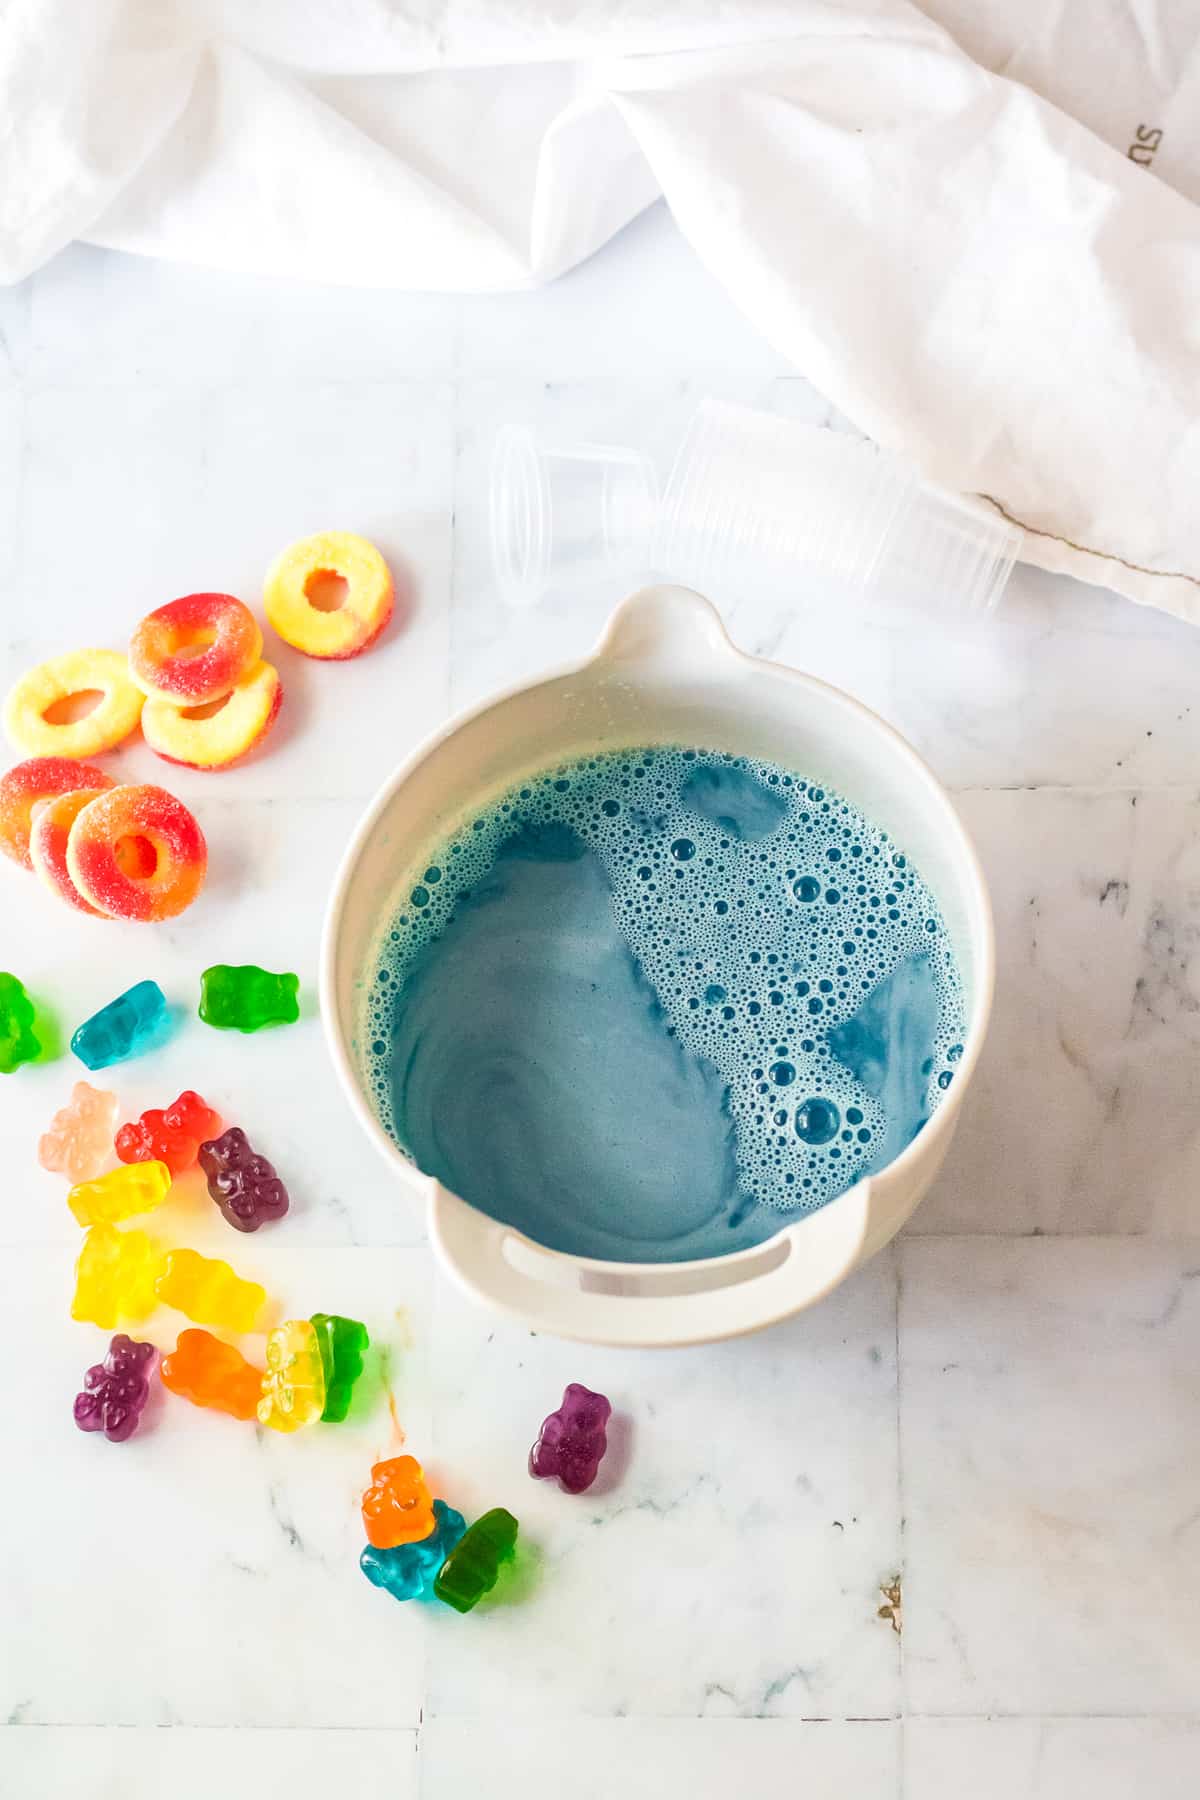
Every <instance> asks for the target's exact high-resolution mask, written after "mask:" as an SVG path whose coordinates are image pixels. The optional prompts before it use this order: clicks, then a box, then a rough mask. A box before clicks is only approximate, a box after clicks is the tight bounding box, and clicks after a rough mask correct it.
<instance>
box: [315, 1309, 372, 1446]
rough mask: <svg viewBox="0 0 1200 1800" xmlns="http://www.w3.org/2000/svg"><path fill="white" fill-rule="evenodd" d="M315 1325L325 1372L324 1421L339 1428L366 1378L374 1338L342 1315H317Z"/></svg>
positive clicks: (357, 1323) (355, 1320)
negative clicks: (365, 1358) (366, 1358)
mask: <svg viewBox="0 0 1200 1800" xmlns="http://www.w3.org/2000/svg"><path fill="white" fill-rule="evenodd" d="M311 1323H312V1325H313V1328H314V1330H315V1331H316V1334H317V1342H318V1344H320V1346H321V1362H322V1364H323V1366H324V1369H325V1410H324V1412H323V1413H322V1414H321V1418H322V1419H323V1420H324V1421H325V1422H326V1423H328V1424H331V1425H337V1424H340V1423H341V1421H342V1420H343V1419H344V1418H345V1417H346V1414H347V1413H348V1412H349V1411H350V1398H351V1395H352V1394H353V1392H354V1384H355V1382H356V1381H357V1380H358V1378H359V1376H360V1375H361V1374H362V1370H363V1352H364V1351H365V1350H366V1349H367V1348H368V1347H369V1345H370V1342H371V1339H370V1335H369V1333H368V1331H367V1328H366V1326H365V1325H363V1324H361V1323H360V1322H359V1320H358V1319H343V1318H342V1317H341V1315H340V1313H314V1314H313V1316H312V1321H311Z"/></svg>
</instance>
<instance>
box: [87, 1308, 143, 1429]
mask: <svg viewBox="0 0 1200 1800" xmlns="http://www.w3.org/2000/svg"><path fill="white" fill-rule="evenodd" d="M155 1354H156V1352H155V1349H154V1345H153V1344H139V1343H138V1342H137V1341H136V1340H135V1339H134V1338H130V1337H126V1336H125V1334H124V1332H119V1333H118V1334H117V1336H116V1337H115V1338H114V1339H113V1341H112V1343H111V1344H110V1345H109V1346H108V1355H107V1356H106V1357H105V1358H104V1361H103V1362H100V1363H93V1364H92V1366H91V1368H90V1369H89V1370H88V1372H87V1374H86V1375H85V1376H84V1378H83V1392H82V1393H80V1394H76V1396H75V1423H76V1424H77V1425H78V1427H79V1429H80V1431H102V1432H103V1433H104V1435H105V1437H106V1438H107V1439H108V1440H109V1442H110V1443H112V1444H123V1443H124V1442H125V1439H126V1438H128V1437H132V1436H133V1434H134V1432H135V1431H136V1430H137V1427H138V1420H139V1419H140V1418H141V1414H142V1408H143V1407H144V1406H145V1404H146V1401H147V1399H148V1398H149V1395H150V1383H149V1382H148V1381H147V1380H146V1370H147V1368H148V1366H149V1364H150V1362H151V1361H152V1360H153V1358H154V1356H155Z"/></svg>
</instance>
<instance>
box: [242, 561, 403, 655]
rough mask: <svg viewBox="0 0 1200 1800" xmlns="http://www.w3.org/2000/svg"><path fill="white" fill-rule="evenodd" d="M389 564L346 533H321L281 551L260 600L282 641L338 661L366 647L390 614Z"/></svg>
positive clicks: (293, 646)
mask: <svg viewBox="0 0 1200 1800" xmlns="http://www.w3.org/2000/svg"><path fill="white" fill-rule="evenodd" d="M393 599H394V591H393V588H392V577H391V575H390V574H389V572H388V566H387V564H386V563H385V562H384V560H383V558H382V556H380V554H379V552H378V550H377V549H376V548H375V546H374V544H368V542H367V540H366V538H360V537H355V536H354V534H353V532H350V531H322V532H319V533H318V535H317V536H316V537H310V538H302V539H301V540H300V542H299V543H298V544H289V545H288V547H287V549H286V550H283V551H281V552H280V554H279V555H278V556H277V557H276V558H275V561H274V562H273V563H272V564H271V567H270V568H269V569H268V571H267V580H266V586H265V588H264V590H263V604H264V606H265V608H266V614H267V619H268V621H269V622H270V624H271V625H273V626H274V628H275V630H276V631H277V632H278V633H279V635H280V637H281V638H282V639H283V641H284V643H285V644H290V645H291V646H292V648H293V649H294V650H302V651H303V652H304V654H305V656H316V657H320V658H322V659H323V660H325V661H330V662H342V661H344V660H345V659H346V658H347V657H350V656H360V655H361V654H362V652H363V651H364V650H367V649H369V648H370V646H371V645H372V644H373V643H374V642H375V639H376V638H377V637H378V636H379V634H380V632H381V631H382V630H383V628H384V626H385V625H386V624H387V622H388V620H389V619H390V618H391V616H392V602H393Z"/></svg>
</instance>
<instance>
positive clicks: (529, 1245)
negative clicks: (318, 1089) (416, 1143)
mask: <svg viewBox="0 0 1200 1800" xmlns="http://www.w3.org/2000/svg"><path fill="white" fill-rule="evenodd" d="M430 1185H431V1192H430V1199H429V1231H430V1237H431V1238H432V1240H433V1243H434V1245H435V1246H436V1248H437V1250H438V1251H439V1253H440V1255H441V1259H442V1261H443V1263H444V1264H445V1266H446V1268H447V1269H448V1270H449V1272H450V1274H451V1275H452V1276H453V1277H454V1279H455V1280H456V1281H457V1282H458V1283H459V1285H460V1286H461V1287H463V1288H465V1289H466V1290H467V1292H468V1293H470V1294H471V1295H472V1296H473V1297H474V1298H475V1299H476V1300H479V1301H482V1302H483V1304H484V1305H486V1306H490V1307H493V1308H495V1309H496V1310H497V1311H499V1312H502V1313H505V1314H507V1315H508V1317H510V1318H512V1319H515V1320H516V1321H518V1322H519V1323H520V1324H522V1325H524V1326H526V1327H527V1328H528V1329H529V1330H530V1331H543V1332H547V1333H548V1334H550V1335H551V1336H554V1337H563V1338H577V1339H580V1340H581V1341H583V1342H585V1343H590V1344H612V1345H619V1346H623V1347H629V1348H634V1347H638V1346H643V1347H647V1348H649V1347H654V1346H666V1345H681V1344H700V1343H713V1342H716V1341H717V1340H719V1339H721V1338H729V1337H738V1336H740V1335H741V1334H742V1333H743V1332H747V1331H757V1330H758V1329H759V1328H760V1327H762V1326H764V1325H771V1324H774V1323H775V1322H776V1320H779V1319H785V1318H788V1317H790V1315H791V1314H792V1313H796V1312H800V1311H801V1310H802V1309H803V1308H804V1307H806V1306H811V1305H812V1304H813V1302H814V1301H816V1300H820V1299H822V1298H823V1297H824V1295H826V1294H827V1293H828V1292H829V1291H830V1289H831V1288H833V1287H836V1286H837V1284H838V1282H839V1281H841V1280H842V1279H843V1277H844V1276H846V1275H848V1274H849V1272H850V1270H851V1269H852V1268H854V1266H855V1265H856V1263H858V1262H860V1261H861V1260H862V1259H863V1256H864V1254H865V1253H866V1249H865V1246H866V1239H867V1231H868V1224H869V1220H870V1212H871V1205H870V1201H871V1182H870V1181H869V1180H867V1181H861V1182H859V1184H858V1186H857V1187H855V1188H852V1189H850V1191H849V1192H848V1193H845V1194H842V1195H841V1196H840V1197H839V1198H838V1199H837V1200H835V1201H832V1202H831V1203H830V1204H829V1205H828V1206H824V1207H822V1208H820V1210H819V1211H817V1212H814V1213H809V1214H808V1215H807V1216H806V1217H805V1218H803V1219H800V1220H798V1221H797V1222H796V1224H794V1225H789V1226H787V1227H786V1228H785V1229H784V1230H782V1231H780V1232H778V1233H777V1234H776V1235H775V1236H774V1237H773V1238H768V1239H767V1241H766V1242H765V1243H763V1244H758V1245H756V1246H755V1247H754V1248H753V1249H751V1250H743V1251H739V1252H738V1253H737V1254H735V1255H732V1256H723V1257H718V1258H714V1259H712V1260H709V1261H701V1262H694V1263H664V1264H653V1263H612V1262H590V1261H588V1260H587V1259H586V1258H583V1257H574V1256H564V1255H561V1254H559V1253H558V1252H557V1251H552V1250H546V1249H543V1248H542V1246H541V1245H539V1244H535V1243H534V1242H533V1241H532V1239H530V1238H527V1237H524V1236H523V1235H522V1234H521V1233H520V1232H518V1231H514V1230H513V1229H512V1227H511V1226H509V1225H503V1224H500V1223H499V1222H498V1221H497V1220H495V1219H489V1218H488V1217H487V1216H486V1214H484V1213H481V1212H477V1211H476V1210H475V1208H474V1207H472V1206H468V1205H467V1204H466V1202H465V1201H463V1200H460V1199H459V1198H458V1196H457V1195H456V1194H452V1193H450V1192H449V1190H448V1189H446V1188H444V1187H442V1186H441V1185H440V1184H439V1183H437V1182H433V1183H431V1184H430Z"/></svg>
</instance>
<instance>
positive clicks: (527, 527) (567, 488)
mask: <svg viewBox="0 0 1200 1800" xmlns="http://www.w3.org/2000/svg"><path fill="white" fill-rule="evenodd" d="M657 510H658V479H657V476H656V474H655V470H654V465H653V464H652V463H651V461H650V459H649V457H647V456H643V455H641V454H640V453H639V452H638V451H636V450H629V449H625V448H623V447H621V446H618V445H605V444H574V445H564V446H561V447H560V446H557V445H551V444H544V443H540V442H539V441H538V440H537V439H536V438H535V436H534V434H533V432H532V431H530V430H528V429H527V428H526V427H524V426H520V425H509V426H506V427H505V428H504V430H503V431H501V433H500V435H499V437H498V438H497V440H496V445H495V449H494V451H493V453H492V475H491V534H492V560H493V566H494V568H495V571H496V579H497V582H498V584H499V587H500V593H501V597H502V598H503V599H504V600H505V601H506V602H507V603H508V604H509V605H510V606H532V605H534V604H535V603H536V602H537V601H538V600H541V599H542V598H543V597H544V596H546V595H550V594H553V593H555V592H557V591H560V590H570V589H575V588H578V587H580V586H584V585H586V584H587V583H589V582H595V581H597V580H600V579H605V580H607V579H610V578H611V579H619V578H625V577H633V576H636V575H640V574H642V573H644V572H645V570H646V568H647V566H648V562H649V554H650V537H651V532H652V530H653V528H654V521H655V517H656V514H657Z"/></svg>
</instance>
